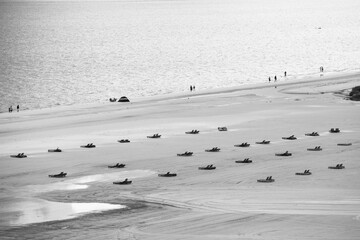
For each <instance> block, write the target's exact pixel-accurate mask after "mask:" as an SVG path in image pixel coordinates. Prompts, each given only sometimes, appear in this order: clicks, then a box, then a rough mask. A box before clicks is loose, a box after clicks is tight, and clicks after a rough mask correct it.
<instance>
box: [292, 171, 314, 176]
mask: <svg viewBox="0 0 360 240" xmlns="http://www.w3.org/2000/svg"><path fill="white" fill-rule="evenodd" d="M295 175H311V172H310V170H305V171H304V172H297V173H295Z"/></svg>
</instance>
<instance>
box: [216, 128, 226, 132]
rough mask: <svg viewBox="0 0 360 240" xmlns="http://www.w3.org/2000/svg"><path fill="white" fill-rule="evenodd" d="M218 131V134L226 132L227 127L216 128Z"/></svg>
mask: <svg viewBox="0 0 360 240" xmlns="http://www.w3.org/2000/svg"><path fill="white" fill-rule="evenodd" d="M218 130H219V131H220V132H226V131H227V127H218Z"/></svg>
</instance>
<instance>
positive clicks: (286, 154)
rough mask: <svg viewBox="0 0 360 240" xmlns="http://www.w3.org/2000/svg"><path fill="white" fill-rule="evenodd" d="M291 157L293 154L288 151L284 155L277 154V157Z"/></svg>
mask: <svg viewBox="0 0 360 240" xmlns="http://www.w3.org/2000/svg"><path fill="white" fill-rule="evenodd" d="M291 155H292V153H289V152H288V151H286V152H284V153H275V156H278V157H289V156H291Z"/></svg>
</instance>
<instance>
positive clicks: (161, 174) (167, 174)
mask: <svg viewBox="0 0 360 240" xmlns="http://www.w3.org/2000/svg"><path fill="white" fill-rule="evenodd" d="M158 176H159V177H176V176H177V174H176V173H170V172H167V173H159V174H158Z"/></svg>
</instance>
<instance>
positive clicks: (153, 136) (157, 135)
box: [147, 133, 161, 138]
mask: <svg viewBox="0 0 360 240" xmlns="http://www.w3.org/2000/svg"><path fill="white" fill-rule="evenodd" d="M160 137H161V135H159V134H158V133H155V134H154V135H152V136H147V138H160Z"/></svg>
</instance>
